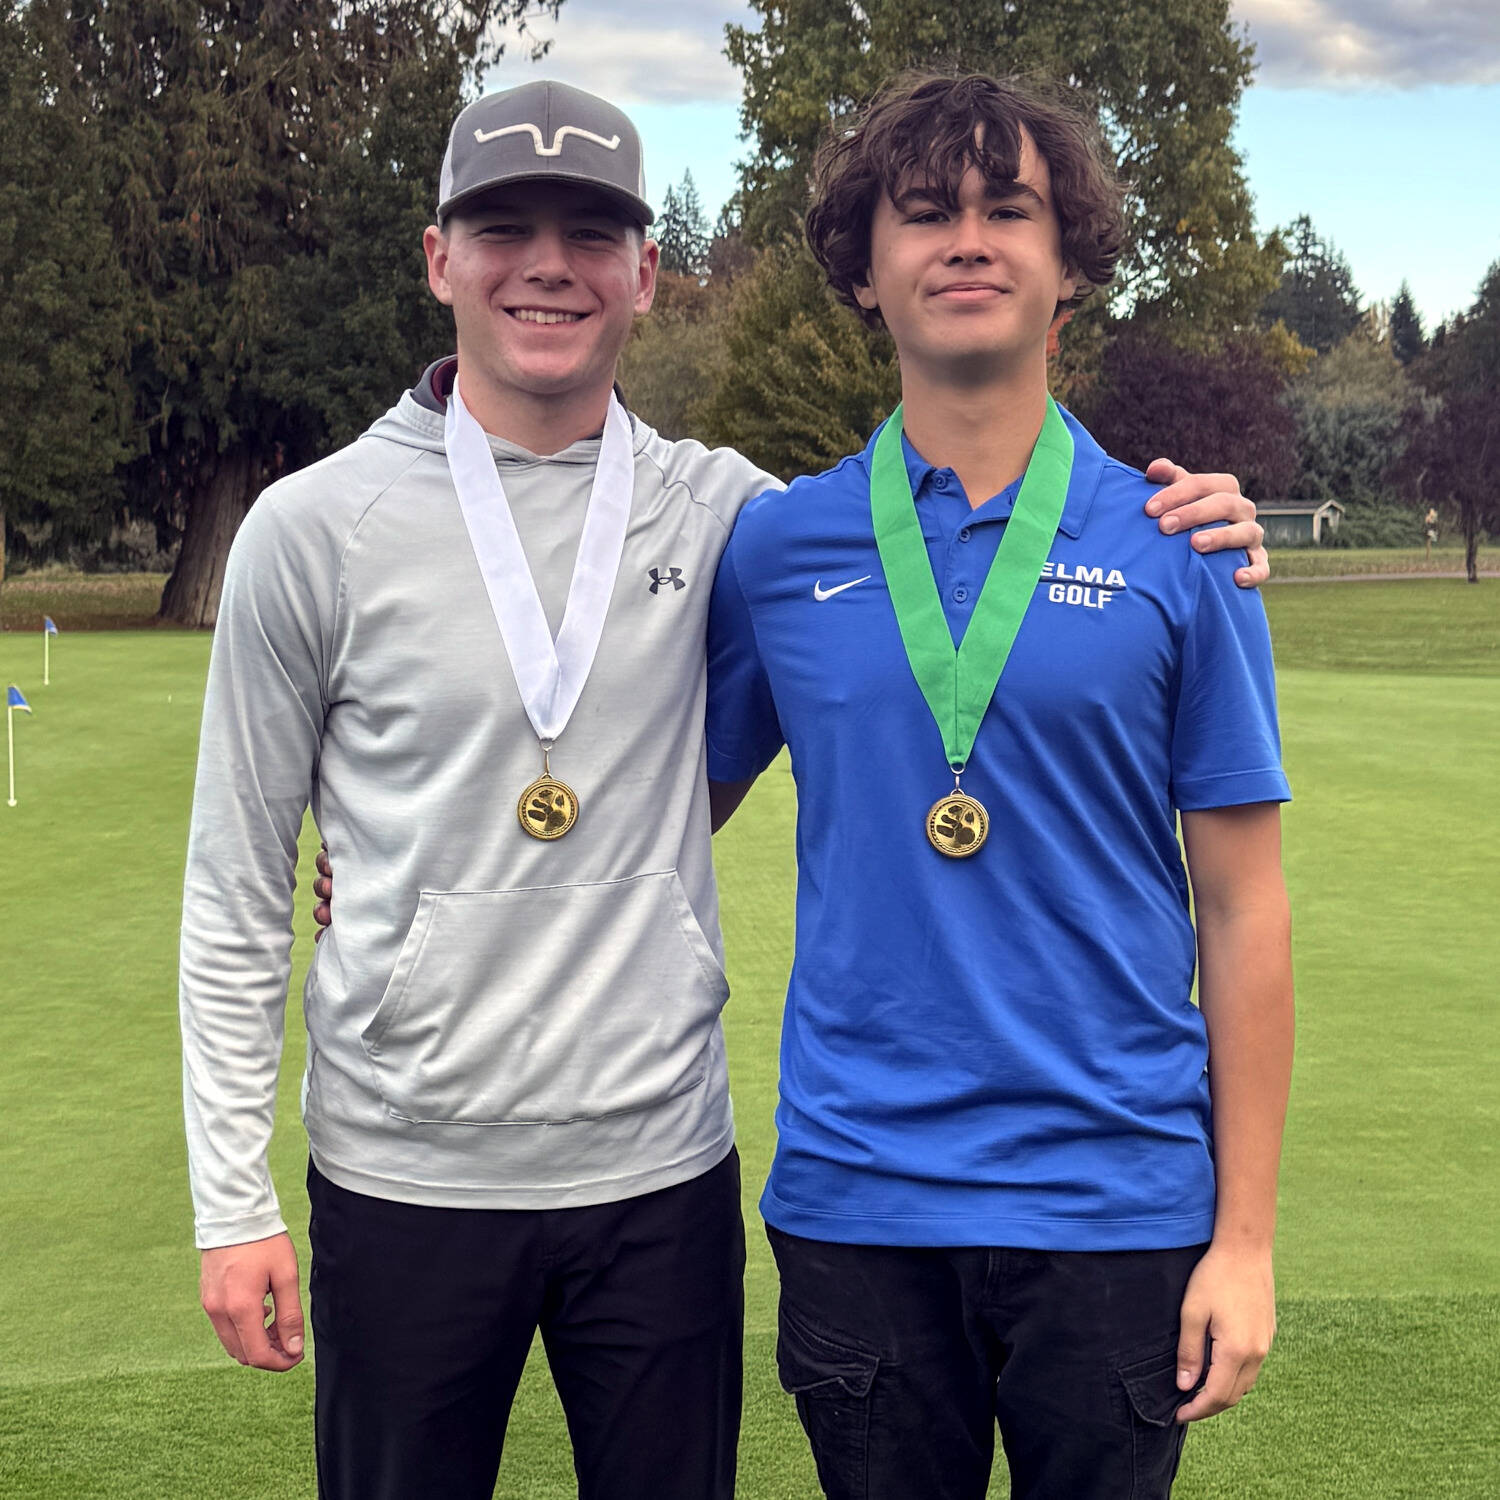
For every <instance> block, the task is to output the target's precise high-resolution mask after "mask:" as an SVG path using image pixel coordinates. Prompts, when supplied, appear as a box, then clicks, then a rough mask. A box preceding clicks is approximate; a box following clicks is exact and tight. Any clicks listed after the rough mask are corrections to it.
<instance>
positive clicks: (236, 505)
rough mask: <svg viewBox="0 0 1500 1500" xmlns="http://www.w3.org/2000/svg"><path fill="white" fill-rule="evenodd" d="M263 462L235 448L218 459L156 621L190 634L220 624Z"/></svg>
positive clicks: (192, 512)
mask: <svg viewBox="0 0 1500 1500" xmlns="http://www.w3.org/2000/svg"><path fill="white" fill-rule="evenodd" d="M260 469H261V465H260V458H259V457H258V456H257V455H256V454H254V453H252V452H251V451H250V450H249V449H247V448H236V449H234V450H232V451H231V452H229V453H226V454H224V455H223V457H221V458H220V459H219V462H218V465H217V467H216V468H215V469H214V472H213V473H212V475H210V476H209V479H208V482H207V483H206V484H204V485H202V486H201V487H200V488H199V490H198V492H197V494H196V495H194V496H193V501H192V504H191V506H190V507H189V509H188V519H187V529H186V530H185V531H184V532H183V534H182V550H181V552H179V553H178V554H177V566H176V567H175V568H173V569H172V576H171V577H170V578H169V579H167V586H166V588H164V589H163V590H162V594H161V608H160V610H158V612H157V618H158V619H160V620H164V621H167V622H168V623H170V624H172V625H186V626H188V627H189V628H199V627H204V626H207V627H211V626H212V625H213V624H214V622H215V621H216V620H217V619H218V618H219V593H220V590H222V588H223V587H224V564H225V562H226V561H227V560H228V558H229V544H230V543H231V542H232V541H233V540H234V534H235V532H237V531H238V530H239V529H240V522H241V521H243V520H244V519H245V515H246V513H247V512H248V511H249V509H250V506H251V504H252V502H253V501H254V499H255V494H256V490H257V489H258V487H259V485H260Z"/></svg>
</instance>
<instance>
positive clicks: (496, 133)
mask: <svg viewBox="0 0 1500 1500" xmlns="http://www.w3.org/2000/svg"><path fill="white" fill-rule="evenodd" d="M527 133H529V134H530V136H531V140H532V149H533V150H534V151H535V152H536V154H537V155H538V156H561V155H562V143H563V137H564V136H568V135H576V136H578V137H579V138H580V139H582V140H585V141H592V142H593V143H594V144H595V145H596V146H603V147H604V149H605V150H606V151H618V150H619V149H620V137H619V136H617V135H612V136H610V137H609V138H608V139H606V138H605V137H604V136H602V135H595V134H594V132H593V131H592V130H585V129H584V128H583V127H582V126H581V125H562V126H559V127H558V129H557V130H556V132H555V133H554V134H553V136H552V144H551V145H550V146H544V145H543V144H542V128H541V126H540V125H504V126H502V127H501V128H500V129H499V130H476V131H475V132H474V139H475V140H476V141H478V142H479V144H480V145H481V146H482V145H484V143H485V142H486V141H498V140H499V139H500V137H501V136H502V135H521V134H527Z"/></svg>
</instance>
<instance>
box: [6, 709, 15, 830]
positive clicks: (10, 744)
mask: <svg viewBox="0 0 1500 1500" xmlns="http://www.w3.org/2000/svg"><path fill="white" fill-rule="evenodd" d="M5 765H6V768H7V769H8V770H9V772H10V801H9V802H7V803H6V806H7V807H14V806H15V805H16V711H15V709H13V708H12V707H11V706H10V704H8V703H7V704H6V705H5Z"/></svg>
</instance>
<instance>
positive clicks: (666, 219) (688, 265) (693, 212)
mask: <svg viewBox="0 0 1500 1500" xmlns="http://www.w3.org/2000/svg"><path fill="white" fill-rule="evenodd" d="M652 237H653V238H654V239H655V240H656V243H657V244H658V245H660V246H661V267H662V270H664V271H671V272H672V273H673V274H675V275H678V276H701V275H702V274H703V272H704V271H705V270H706V269H707V267H708V249H709V233H708V219H707V217H706V216H705V214H704V212H703V200H702V198H701V197H700V196H699V194H698V185H697V183H695V182H694V181H693V174H692V171H691V170H688V171H686V172H684V173H683V174H682V181H681V182H680V183H679V184H678V185H677V186H676V187H675V188H671V187H669V188H668V189H667V191H666V193H665V195H664V196H663V199H662V209H661V213H660V214H659V215H658V216H657V220H656V224H655V226H654V227H653V229H652Z"/></svg>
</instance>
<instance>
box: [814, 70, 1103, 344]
mask: <svg viewBox="0 0 1500 1500" xmlns="http://www.w3.org/2000/svg"><path fill="white" fill-rule="evenodd" d="M1023 130H1024V131H1025V132H1026V134H1027V135H1029V136H1030V137H1031V139H1032V140H1033V141H1034V142H1035V143H1036V149H1037V151H1038V153H1039V154H1040V155H1041V156H1042V158H1043V159H1044V160H1045V161H1046V163H1047V169H1048V171H1049V172H1050V173H1051V176H1052V199H1053V205H1054V208H1055V210H1056V212H1057V218H1058V222H1059V224H1060V225H1061V226H1062V253H1063V261H1064V263H1065V264H1066V265H1067V267H1068V269H1069V270H1070V271H1072V272H1074V273H1076V274H1077V275H1078V276H1079V277H1081V282H1080V285H1079V288H1078V291H1077V292H1076V293H1075V294H1074V295H1073V296H1072V297H1071V298H1069V299H1068V301H1066V302H1061V303H1059V304H1058V308H1059V311H1060V310H1061V309H1062V308H1064V307H1075V306H1077V304H1078V303H1080V302H1081V301H1082V300H1083V299H1084V298H1085V297H1087V296H1088V295H1089V293H1090V292H1092V291H1094V290H1095V289H1096V288H1098V287H1102V286H1105V285H1107V284H1108V282H1109V280H1110V278H1111V277H1112V276H1113V275H1114V273H1115V265H1116V263H1117V262H1118V261H1119V259H1120V253H1121V251H1122V250H1123V249H1124V247H1125V219H1124V214H1123V211H1122V199H1123V196H1124V194H1123V190H1122V188H1121V186H1120V182H1119V179H1118V177H1117V176H1116V174H1115V168H1114V164H1113V162H1112V161H1111V159H1110V154H1109V150H1108V147H1107V146H1106V145H1105V143H1104V138H1103V136H1102V135H1101V133H1100V131H1099V127H1098V125H1097V124H1096V123H1095V122H1094V121H1093V120H1091V119H1090V118H1088V116H1086V115H1085V114H1083V113H1081V112H1080V110H1079V109H1078V107H1077V105H1076V104H1074V103H1073V102H1072V101H1071V100H1070V99H1068V98H1066V96H1064V95H1063V94H1062V93H1061V91H1059V90H1056V89H1053V88H1047V87H1044V86H1043V85H1041V84H1039V83H1035V82H1032V81H1023V80H1021V79H1018V78H993V77H990V76H989V75H988V74H985V73H969V74H964V75H962V76H957V77H955V76H951V75H948V74H944V73H935V72H930V71H921V72H912V73H903V74H900V75H899V76H897V77H896V78H893V79H891V80H890V82H888V83H886V84H885V85H884V86H883V87H882V88H881V89H880V90H879V91H878V92H877V93H876V95H875V97H874V98H873V99H871V100H870V102H869V103H868V104H867V105H866V106H865V107H864V108H863V109H862V110H860V111H859V112H858V113H857V114H855V115H853V116H852V117H850V118H847V119H845V120H841V121H838V122H837V123H836V124H835V125H834V126H833V127H832V129H831V130H830V132H829V134H828V135H827V136H826V137H825V138H824V140H823V142H822V144H821V145H820V146H819V148H818V153H817V156H816V158H815V159H814V162H813V187H812V204H811V206H810V207H809V209H808V211H807V240H808V244H809V245H810V246H811V247H812V252H813V254H814V256H816V257H817V260H818V264H819V265H821V266H822V267H823V270H824V271H825V272H826V273H827V275H828V283H829V285H830V286H831V287H832V288H833V290H834V292H835V294H836V295H837V296H838V298H839V300H840V301H841V302H844V303H846V304H847V305H848V306H850V307H852V308H853V309H854V310H855V311H856V312H857V313H858V314H859V315H860V317H862V318H863V319H864V320H865V322H866V323H868V324H869V325H870V326H871V327H878V326H879V325H880V322H881V317H880V313H879V311H878V310H874V311H872V310H869V309H866V308H863V307H861V306H860V305H859V303H858V302H857V301H856V299H855V296H854V289H855V287H857V286H864V285H865V284H866V283H867V282H868V280H869V274H870V222H871V219H872V218H873V216H874V213H875V208H876V205H877V204H878V203H879V201H880V198H881V196H882V195H883V194H884V195H887V196H889V197H890V198H891V199H892V201H899V200H900V198H901V196H902V195H903V194H904V193H907V192H910V191H911V189H912V188H913V186H916V185H920V186H921V187H922V188H923V190H924V191H925V192H927V193H929V194H932V195H934V196H935V197H936V199H937V200H938V201H939V202H942V203H944V204H946V205H953V204H956V203H957V201H958V191H959V184H960V183H961V182H962V180H963V176H964V173H965V172H966V171H968V170H969V168H971V167H973V168H977V169H978V171H979V172H980V174H981V175H982V176H983V177H984V180H985V183H986V184H987V185H988V186H989V188H990V189H991V190H992V191H1003V190H1004V189H1006V188H1009V187H1010V186H1011V185H1012V184H1013V183H1014V182H1015V181H1016V178H1017V174H1018V173H1019V172H1020V169H1021V132H1022V131H1023Z"/></svg>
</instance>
